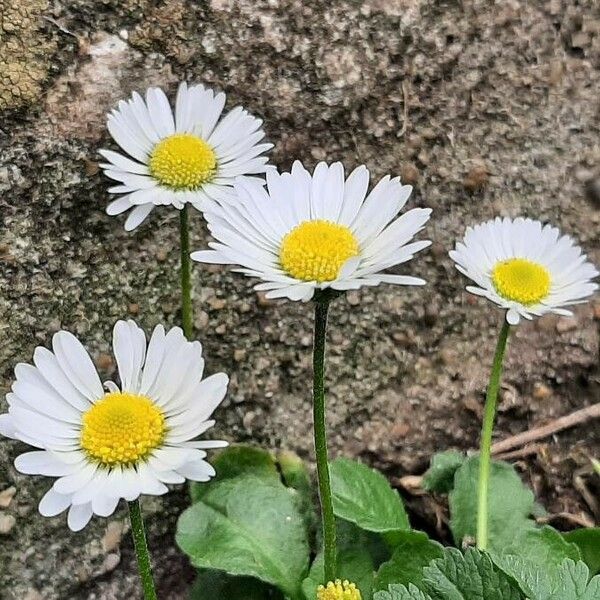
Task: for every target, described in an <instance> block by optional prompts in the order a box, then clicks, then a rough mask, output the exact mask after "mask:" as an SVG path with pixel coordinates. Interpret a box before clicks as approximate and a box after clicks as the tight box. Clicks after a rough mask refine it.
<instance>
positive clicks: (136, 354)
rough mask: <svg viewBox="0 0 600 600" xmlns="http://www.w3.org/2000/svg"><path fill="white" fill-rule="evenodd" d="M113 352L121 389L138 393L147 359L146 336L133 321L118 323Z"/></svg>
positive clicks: (115, 328)
mask: <svg viewBox="0 0 600 600" xmlns="http://www.w3.org/2000/svg"><path fill="white" fill-rule="evenodd" d="M113 351H114V353H115V359H116V361H117V367H118V369H119V377H120V379H121V387H122V389H123V390H124V391H125V390H127V391H131V392H137V391H138V388H139V385H140V379H141V375H142V366H143V364H144V359H145V357H146V336H145V335H144V332H143V331H142V330H141V329H140V328H139V327H138V326H137V325H136V324H135V323H134V322H133V321H131V320H130V321H117V323H116V325H115V327H114V330H113Z"/></svg>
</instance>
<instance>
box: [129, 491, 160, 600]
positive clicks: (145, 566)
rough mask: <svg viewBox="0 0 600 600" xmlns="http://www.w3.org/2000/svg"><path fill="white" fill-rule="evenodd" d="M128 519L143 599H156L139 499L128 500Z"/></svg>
mask: <svg viewBox="0 0 600 600" xmlns="http://www.w3.org/2000/svg"><path fill="white" fill-rule="evenodd" d="M128 504H129V519H130V520H131V534H132V535H133V544H134V546H135V554H136V556H137V562H138V569H139V571H140V579H141V580H142V588H143V590H144V598H145V600H156V598H157V596H156V589H155V587H154V579H153V577H152V565H151V564H150V553H149V552H148V544H147V543H146V531H145V529H144V520H143V518H142V511H141V508H140V501H139V500H134V501H133V502H129V503H128Z"/></svg>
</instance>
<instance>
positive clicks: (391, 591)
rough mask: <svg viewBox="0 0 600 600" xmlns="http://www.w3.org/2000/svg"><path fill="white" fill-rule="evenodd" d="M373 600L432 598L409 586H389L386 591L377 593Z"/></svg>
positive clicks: (428, 599) (418, 599)
mask: <svg viewBox="0 0 600 600" xmlns="http://www.w3.org/2000/svg"><path fill="white" fill-rule="evenodd" d="M373 600H432V598H431V596H430V595H429V594H425V593H423V592H422V591H421V590H420V589H419V588H417V587H415V586H414V585H412V584H411V585H409V586H408V588H406V587H404V586H403V585H391V586H390V587H389V588H388V590H387V591H385V592H377V593H376V594H375V595H374V596H373Z"/></svg>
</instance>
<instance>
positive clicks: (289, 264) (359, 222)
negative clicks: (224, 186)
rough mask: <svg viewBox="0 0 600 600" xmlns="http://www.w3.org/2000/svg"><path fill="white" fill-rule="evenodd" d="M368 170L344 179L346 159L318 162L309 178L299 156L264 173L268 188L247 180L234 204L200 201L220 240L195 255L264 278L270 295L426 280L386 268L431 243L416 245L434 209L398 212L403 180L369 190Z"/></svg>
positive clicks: (405, 192) (300, 296)
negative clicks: (284, 167) (287, 166)
mask: <svg viewBox="0 0 600 600" xmlns="http://www.w3.org/2000/svg"><path fill="white" fill-rule="evenodd" d="M368 186H369V171H368V170H367V169H366V168H365V167H364V166H361V167H358V168H357V169H355V170H354V171H353V172H352V173H350V175H349V176H348V178H347V179H346V178H345V177H344V167H343V166H342V164H341V163H339V162H338V163H334V164H332V165H327V164H325V163H319V164H318V165H317V167H316V168H315V170H314V173H313V174H312V175H311V174H310V173H309V172H308V171H307V170H306V169H305V168H304V167H303V166H302V164H301V163H300V162H298V161H296V162H295V163H294V165H293V167H292V170H291V172H290V173H281V174H279V173H277V172H276V171H274V170H269V171H268V172H267V190H265V189H264V187H263V186H261V185H259V184H257V183H256V182H254V181H251V180H248V179H246V178H239V179H237V180H236V183H235V191H236V194H237V198H236V200H235V202H228V203H227V202H226V203H222V204H221V205H219V204H217V203H215V202H210V203H206V204H205V205H204V206H203V209H204V214H205V217H206V219H207V222H208V227H209V229H210V231H211V233H212V235H213V237H214V238H215V240H216V241H215V242H211V243H210V244H209V246H210V248H212V250H205V251H201V252H193V253H192V255H191V256H192V258H193V259H194V260H196V261H199V262H204V263H218V264H233V265H239V266H240V267H241V268H239V269H236V270H237V271H239V272H241V273H245V274H246V275H249V276H252V277H257V278H259V279H261V280H263V283H259V284H257V285H256V286H255V289H256V290H265V291H267V297H269V298H280V297H286V298H289V299H290V300H302V301H307V300H310V299H311V298H312V297H313V295H314V293H315V290H318V289H324V288H332V289H334V290H349V289H357V288H360V287H361V286H365V285H368V286H372V285H378V284H380V283H393V284H400V285H422V284H424V283H425V282H424V281H423V280H422V279H419V278H417V277H411V276H408V275H397V274H389V273H384V272H383V271H384V270H385V269H388V268H389V267H393V266H395V265H399V264H401V263H404V262H407V261H408V260H410V259H411V258H412V257H413V256H414V254H415V253H416V252H418V251H419V250H422V249H423V248H426V247H427V246H429V245H430V244H431V242H429V241H418V242H411V243H409V242H410V241H411V239H412V238H413V236H414V235H415V234H416V233H417V232H419V231H420V230H421V229H422V228H423V226H424V224H425V223H426V222H427V220H428V219H429V215H430V213H431V210H430V209H425V208H414V209H412V210H409V211H407V212H405V213H404V214H403V215H402V216H400V217H398V218H396V217H397V215H398V212H399V211H400V210H401V209H402V207H403V206H404V205H405V204H406V201H407V199H408V197H409V196H410V194H411V191H412V187H411V186H410V185H404V186H403V185H402V184H401V183H400V179H399V178H398V177H396V178H393V179H391V178H390V177H389V176H386V177H384V178H383V179H382V180H381V181H380V182H379V183H378V184H377V185H376V186H375V187H374V188H373V190H372V191H371V192H370V193H369V194H368V195H367V188H368Z"/></svg>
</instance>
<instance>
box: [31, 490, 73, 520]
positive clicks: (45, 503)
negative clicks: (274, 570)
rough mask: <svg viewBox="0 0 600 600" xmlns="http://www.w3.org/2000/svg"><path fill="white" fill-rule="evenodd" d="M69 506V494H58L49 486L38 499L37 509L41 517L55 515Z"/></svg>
mask: <svg viewBox="0 0 600 600" xmlns="http://www.w3.org/2000/svg"><path fill="white" fill-rule="evenodd" d="M69 506H71V496H70V495H64V494H59V493H58V492H55V491H54V490H53V489H52V488H50V489H49V490H48V491H47V492H46V493H45V494H44V497H43V498H42V499H41V500H40V504H39V507H38V510H39V511H40V514H41V515H42V516H43V517H55V516H56V515H59V514H60V513H62V512H64V511H65V510H67V508H69Z"/></svg>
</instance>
